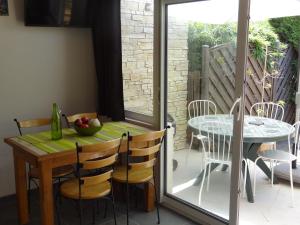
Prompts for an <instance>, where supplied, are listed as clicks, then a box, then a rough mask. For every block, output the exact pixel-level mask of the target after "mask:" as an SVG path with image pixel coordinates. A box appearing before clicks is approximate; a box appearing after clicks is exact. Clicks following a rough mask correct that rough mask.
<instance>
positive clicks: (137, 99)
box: [121, 0, 153, 115]
mask: <svg viewBox="0 0 300 225" xmlns="http://www.w3.org/2000/svg"><path fill="white" fill-rule="evenodd" d="M121 21H122V56H123V80H124V83H123V85H124V101H125V109H127V110H130V111H134V112H140V113H143V114H149V115H152V112H153V103H152V98H153V0H121Z"/></svg>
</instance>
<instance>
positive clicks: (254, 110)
mask: <svg viewBox="0 0 300 225" xmlns="http://www.w3.org/2000/svg"><path fill="white" fill-rule="evenodd" d="M255 115H256V116H259V117H266V118H270V119H276V120H280V121H282V119H283V116H284V108H283V107H282V106H281V105H279V104H277V103H274V102H258V103H255V104H253V105H252V106H251V108H250V116H255ZM270 148H273V149H275V148H276V142H267V143H263V144H262V145H261V147H260V148H259V151H264V150H265V149H270Z"/></svg>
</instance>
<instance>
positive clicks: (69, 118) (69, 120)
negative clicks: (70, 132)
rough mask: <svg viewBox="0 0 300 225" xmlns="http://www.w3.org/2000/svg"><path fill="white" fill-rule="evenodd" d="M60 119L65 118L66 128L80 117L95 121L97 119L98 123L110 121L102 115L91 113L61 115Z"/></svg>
mask: <svg viewBox="0 0 300 225" xmlns="http://www.w3.org/2000/svg"><path fill="white" fill-rule="evenodd" d="M62 117H64V118H65V121H66V124H67V127H69V128H70V127H71V126H72V124H73V123H74V122H75V121H76V120H77V119H80V118H82V117H88V118H90V119H96V118H98V119H99V120H100V123H103V122H109V121H111V118H109V117H107V116H102V115H98V114H97V113H96V112H91V113H78V114H74V115H69V116H67V115H66V114H62Z"/></svg>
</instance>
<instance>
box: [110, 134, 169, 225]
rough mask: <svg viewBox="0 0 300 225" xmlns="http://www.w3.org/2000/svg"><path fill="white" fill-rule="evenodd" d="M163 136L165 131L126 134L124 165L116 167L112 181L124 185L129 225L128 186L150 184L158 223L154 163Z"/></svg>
mask: <svg viewBox="0 0 300 225" xmlns="http://www.w3.org/2000/svg"><path fill="white" fill-rule="evenodd" d="M164 136H165V130H161V131H152V132H148V133H146V134H141V135H136V136H132V135H130V133H129V132H128V134H127V138H128V141H127V148H128V150H127V153H126V165H125V166H124V165H123V166H118V167H116V169H115V171H114V173H113V181H115V182H120V183H125V184H126V206H127V208H126V215H127V225H128V224H129V185H138V184H145V183H150V184H152V185H153V187H154V190H155V203H156V209H157V223H158V224H159V223H160V216H159V205H158V195H157V187H156V183H157V180H156V176H155V162H156V160H157V157H158V154H159V152H160V148H161V145H162V142H163V139H164Z"/></svg>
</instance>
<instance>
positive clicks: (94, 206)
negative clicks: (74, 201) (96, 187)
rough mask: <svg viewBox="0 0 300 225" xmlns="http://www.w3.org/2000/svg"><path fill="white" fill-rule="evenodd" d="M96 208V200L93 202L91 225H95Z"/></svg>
mask: <svg viewBox="0 0 300 225" xmlns="http://www.w3.org/2000/svg"><path fill="white" fill-rule="evenodd" d="M96 207H97V200H95V201H94V202H93V224H94V225H95V224H96Z"/></svg>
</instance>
